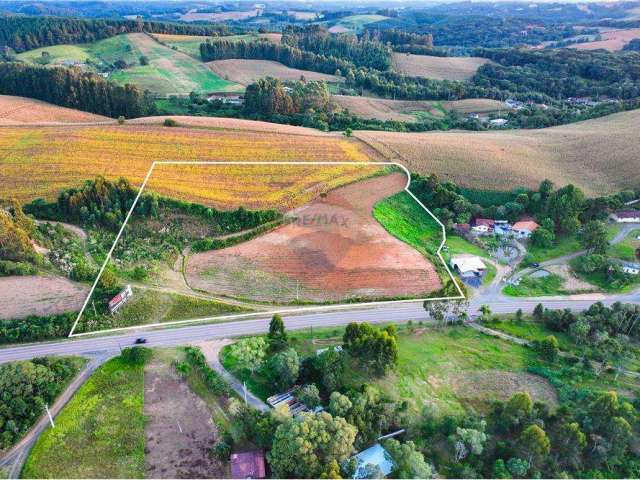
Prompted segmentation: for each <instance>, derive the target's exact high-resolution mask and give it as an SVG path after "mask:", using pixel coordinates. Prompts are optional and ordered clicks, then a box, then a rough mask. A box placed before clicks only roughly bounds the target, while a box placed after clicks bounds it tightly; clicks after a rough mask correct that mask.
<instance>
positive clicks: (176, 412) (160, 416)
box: [144, 350, 229, 478]
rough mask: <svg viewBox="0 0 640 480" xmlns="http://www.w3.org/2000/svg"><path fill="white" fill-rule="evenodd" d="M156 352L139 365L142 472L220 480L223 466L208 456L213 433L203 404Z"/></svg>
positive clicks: (151, 475)
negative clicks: (144, 420)
mask: <svg viewBox="0 0 640 480" xmlns="http://www.w3.org/2000/svg"><path fill="white" fill-rule="evenodd" d="M171 362H172V356H171V355H167V352H165V351H162V350H158V351H157V352H156V353H155V356H154V359H153V360H152V361H151V362H150V363H149V364H148V365H147V366H146V367H145V377H144V397H145V398H144V414H145V416H147V418H148V423H147V425H146V427H145V436H146V447H145V470H146V474H147V477H149V478H226V477H228V476H229V472H228V469H227V465H226V464H225V463H223V462H220V461H219V460H217V459H215V457H213V450H212V449H213V446H214V444H215V442H216V439H217V433H218V432H217V429H216V426H215V424H214V423H213V421H212V420H211V412H210V411H209V408H208V407H207V404H206V403H205V402H204V401H203V400H202V399H201V398H200V397H199V396H197V395H196V394H195V393H193V392H192V391H191V389H190V388H189V386H188V385H187V383H186V381H185V380H184V379H182V378H180V377H179V376H178V375H177V374H176V372H175V369H174V367H173V365H172V363H171Z"/></svg>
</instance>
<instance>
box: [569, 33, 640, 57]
mask: <svg viewBox="0 0 640 480" xmlns="http://www.w3.org/2000/svg"><path fill="white" fill-rule="evenodd" d="M600 35H601V36H602V40H597V41H594V42H586V43H576V44H575V45H571V47H572V48H576V49H578V50H597V49H599V48H604V49H605V50H609V51H610V52H615V51H617V50H622V48H623V47H624V46H625V45H626V44H627V43H629V42H630V41H631V40H633V39H634V38H640V28H625V29H620V30H609V31H606V32H602V33H601V34H600Z"/></svg>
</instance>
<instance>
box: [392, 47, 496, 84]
mask: <svg viewBox="0 0 640 480" xmlns="http://www.w3.org/2000/svg"><path fill="white" fill-rule="evenodd" d="M485 63H489V60H487V59H486V58H480V57H430V56H428V55H413V54H410V53H398V52H396V53H394V54H393V68H394V69H395V70H396V71H397V72H400V73H405V74H407V75H415V76H418V77H426V78H433V79H435V80H469V79H470V78H471V77H473V75H474V74H475V73H476V71H477V70H478V68H480V67H481V66H482V65H484V64H485Z"/></svg>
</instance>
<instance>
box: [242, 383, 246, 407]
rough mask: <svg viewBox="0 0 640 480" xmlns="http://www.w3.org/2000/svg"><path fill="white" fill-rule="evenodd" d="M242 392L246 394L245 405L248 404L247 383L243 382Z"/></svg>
mask: <svg viewBox="0 0 640 480" xmlns="http://www.w3.org/2000/svg"><path fill="white" fill-rule="evenodd" d="M242 392H243V393H244V404H245V405H246V404H247V382H242Z"/></svg>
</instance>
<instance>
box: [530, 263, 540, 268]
mask: <svg viewBox="0 0 640 480" xmlns="http://www.w3.org/2000/svg"><path fill="white" fill-rule="evenodd" d="M539 266H540V264H539V263H538V262H533V263H532V264H531V268H538V267H539Z"/></svg>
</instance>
